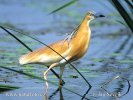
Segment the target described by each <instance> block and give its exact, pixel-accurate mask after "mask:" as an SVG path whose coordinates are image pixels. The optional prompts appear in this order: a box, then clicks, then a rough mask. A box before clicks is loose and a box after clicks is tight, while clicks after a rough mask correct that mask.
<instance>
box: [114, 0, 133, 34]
mask: <svg viewBox="0 0 133 100" xmlns="http://www.w3.org/2000/svg"><path fill="white" fill-rule="evenodd" d="M112 2H113V4H114V6H115V7H116V9H117V10H118V12H119V13H120V15H121V16H122V17H123V19H124V20H125V22H126V23H127V25H128V26H129V28H130V29H131V31H132V32H133V20H132V18H131V17H130V15H129V14H128V12H127V11H126V9H125V8H124V6H122V5H121V3H120V1H119V0H112Z"/></svg>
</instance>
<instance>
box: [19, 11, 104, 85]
mask: <svg viewBox="0 0 133 100" xmlns="http://www.w3.org/2000/svg"><path fill="white" fill-rule="evenodd" d="M98 17H104V16H103V15H101V14H95V13H93V12H88V13H87V14H86V15H85V17H84V19H83V20H82V22H81V24H80V25H79V26H78V27H77V28H76V29H75V30H74V31H73V32H72V33H71V34H69V36H67V37H66V38H65V39H64V40H60V41H57V42H55V43H52V44H50V45H49V46H50V47H51V48H52V49H53V50H55V51H56V52H58V53H59V54H60V55H61V56H63V57H64V58H65V59H66V60H68V61H69V62H72V61H75V60H78V59H79V58H81V57H82V56H83V55H84V54H85V53H86V51H87V49H88V46H89V42H90V37H91V30H90V27H89V23H90V21H91V20H93V19H95V18H98ZM53 50H51V49H50V48H48V47H42V48H40V49H37V50H35V51H33V52H30V53H28V54H26V55H24V56H22V57H21V58H20V59H19V63H20V64H21V65H23V64H29V63H41V64H44V65H47V66H50V67H49V68H48V69H47V70H46V71H45V72H44V79H45V80H46V86H47V87H48V83H47V74H48V72H49V70H50V69H52V68H54V67H56V66H60V79H62V74H63V71H64V67H65V65H66V64H67V62H66V60H65V59H63V58H62V57H61V56H60V55H58V54H57V53H56V52H54V51H53ZM59 83H60V84H62V81H60V82H59Z"/></svg>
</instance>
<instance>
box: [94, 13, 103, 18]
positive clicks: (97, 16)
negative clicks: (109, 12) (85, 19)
mask: <svg viewBox="0 0 133 100" xmlns="http://www.w3.org/2000/svg"><path fill="white" fill-rule="evenodd" d="M94 17H95V18H100V17H105V16H104V15H103V14H100V13H96V14H94Z"/></svg>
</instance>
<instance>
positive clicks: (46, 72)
mask: <svg viewBox="0 0 133 100" xmlns="http://www.w3.org/2000/svg"><path fill="white" fill-rule="evenodd" d="M57 64H58V63H54V64H52V65H51V66H50V67H49V68H48V69H47V70H46V71H45V72H44V79H45V81H46V82H45V85H46V93H47V90H48V80H47V74H48V71H49V70H50V69H52V68H53V67H55V66H57Z"/></svg>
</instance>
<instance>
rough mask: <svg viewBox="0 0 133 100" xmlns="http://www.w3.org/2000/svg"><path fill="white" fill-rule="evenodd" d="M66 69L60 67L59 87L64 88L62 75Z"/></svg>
mask: <svg viewBox="0 0 133 100" xmlns="http://www.w3.org/2000/svg"><path fill="white" fill-rule="evenodd" d="M64 68H65V66H62V65H60V80H59V86H62V85H63V84H64V82H63V81H62V75H63V72H64Z"/></svg>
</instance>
